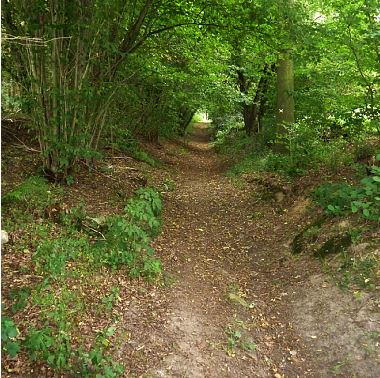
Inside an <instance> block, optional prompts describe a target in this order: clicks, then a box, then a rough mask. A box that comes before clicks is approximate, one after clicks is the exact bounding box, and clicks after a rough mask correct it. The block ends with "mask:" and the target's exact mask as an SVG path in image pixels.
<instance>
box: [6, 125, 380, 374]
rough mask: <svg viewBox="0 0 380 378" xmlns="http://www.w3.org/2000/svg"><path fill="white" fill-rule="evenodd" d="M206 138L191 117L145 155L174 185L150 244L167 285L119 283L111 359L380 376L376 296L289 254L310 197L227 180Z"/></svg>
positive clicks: (183, 367) (156, 365) (202, 368)
mask: <svg viewBox="0 0 380 378" xmlns="http://www.w3.org/2000/svg"><path fill="white" fill-rule="evenodd" d="M208 141H209V136H208V130H207V126H206V125H204V124H197V125H196V126H195V127H194V130H193V132H192V135H190V136H189V138H188V140H187V141H185V142H184V143H179V142H169V141H167V142H163V146H162V148H161V149H156V148H155V150H154V151H151V152H152V153H153V154H155V155H156V158H159V159H160V161H161V162H163V164H164V166H165V167H168V168H165V169H166V170H165V172H166V173H167V172H169V173H170V177H171V178H172V179H173V180H174V182H175V189H174V190H172V191H169V190H168V191H167V192H166V193H164V194H163V200H164V213H163V230H162V233H161V234H160V235H159V236H158V237H157V238H156V239H155V240H154V242H153V246H154V248H155V250H156V255H157V256H158V257H159V258H160V259H161V261H162V264H163V267H164V271H165V273H164V281H165V285H164V286H162V285H156V286H155V285H151V284H145V283H143V282H142V281H138V282H137V283H134V284H130V283H129V282H124V284H125V290H124V292H123V293H124V294H123V293H122V294H121V295H120V296H121V298H125V300H127V299H128V303H120V309H122V313H123V316H122V317H121V321H120V323H119V328H120V327H121V328H122V329H123V330H124V332H125V333H128V337H126V338H125V341H124V342H121V343H120V344H119V346H118V348H116V349H115V355H116V356H117V358H119V359H120V360H123V361H124V362H125V365H126V366H127V367H128V369H127V371H126V373H125V374H126V376H128V377H132V376H139V377H189V378H198V377H210V378H217V377H276V378H279V377H332V376H338V377H373V378H375V377H379V376H380V355H379V343H378V341H376V342H375V341H373V340H372V339H371V338H370V337H369V336H368V335H370V334H371V332H378V331H379V329H380V311H379V306H380V300H379V296H378V292H372V293H367V294H364V295H363V296H362V297H361V298H360V299H357V300H354V299H353V296H352V294H351V293H349V292H343V291H342V290H340V289H339V288H337V287H336V285H335V284H334V283H333V281H332V280H331V278H330V277H329V276H328V275H327V274H325V273H323V272H322V269H321V265H320V263H319V262H318V261H317V260H316V259H313V258H311V257H310V256H303V255H300V256H294V255H292V254H291V253H290V251H289V243H290V241H291V240H292V238H293V237H294V235H295V234H296V233H297V232H298V231H299V229H300V228H301V227H302V225H304V224H305V223H307V222H308V221H309V219H310V218H311V217H312V216H313V214H310V211H309V208H308V201H307V200H306V199H305V198H304V197H302V196H301V197H300V196H296V195H292V194H289V196H288V198H286V199H285V200H284V201H282V202H278V201H276V200H274V199H271V200H263V199H262V193H261V194H260V193H259V192H258V188H256V187H255V185H241V186H239V185H236V184H234V183H233V182H231V180H230V179H229V178H228V177H226V176H225V175H224V172H225V171H226V168H227V167H228V164H229V162H228V161H227V160H225V159H223V158H222V157H221V156H220V155H217V154H216V153H215V152H214V151H213V150H212V149H211V148H210V147H209V144H208ZM118 164H126V163H125V161H122V160H120V161H118ZM166 173H165V174H166ZM152 177H153V176H152ZM152 181H154V179H152ZM103 198H104V197H103ZM94 207H95V208H96V207H99V206H94ZM104 211H106V210H104ZM108 211H109V209H108ZM6 263H7V262H6V261H5V264H6ZM115 280H116V281H117V282H119V284H120V285H123V282H122V281H123V279H122V278H121V277H118V278H116V277H115ZM4 376H16V375H12V374H10V375H4ZM18 376H33V374H27V373H25V372H24V374H21V373H20V374H19V375H18ZM35 376H38V375H35Z"/></svg>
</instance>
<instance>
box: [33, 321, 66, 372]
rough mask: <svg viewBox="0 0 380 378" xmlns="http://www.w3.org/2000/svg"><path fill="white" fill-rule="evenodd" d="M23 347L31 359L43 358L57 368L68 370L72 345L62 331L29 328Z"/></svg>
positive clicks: (47, 328)
mask: <svg viewBox="0 0 380 378" xmlns="http://www.w3.org/2000/svg"><path fill="white" fill-rule="evenodd" d="M25 347H26V349H27V350H28V352H29V356H30V358H31V359H32V360H44V361H46V362H47V363H48V364H49V366H51V367H52V368H54V369H58V370H70V368H71V362H70V358H71V354H72V346H71V345H70V340H69V335H68V334H67V333H66V332H65V331H64V330H60V331H58V332H55V333H54V332H53V330H52V328H50V327H44V328H42V329H36V328H31V329H30V330H29V331H28V335H27V337H26V339H25Z"/></svg>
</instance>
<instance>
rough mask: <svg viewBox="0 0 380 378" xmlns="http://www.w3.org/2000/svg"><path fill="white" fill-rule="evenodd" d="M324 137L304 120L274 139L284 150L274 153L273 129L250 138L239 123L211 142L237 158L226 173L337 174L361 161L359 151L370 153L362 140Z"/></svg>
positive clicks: (320, 130) (221, 151)
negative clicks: (320, 171) (321, 169)
mask: <svg viewBox="0 0 380 378" xmlns="http://www.w3.org/2000/svg"><path fill="white" fill-rule="evenodd" d="M325 138H326V136H325V132H324V129H323V127H320V128H317V127H316V128H310V127H309V126H308V125H307V124H305V123H302V122H301V123H296V124H293V125H292V127H291V128H289V130H288V134H286V136H285V137H283V138H282V140H281V141H280V142H279V141H277V142H278V143H280V144H282V145H283V149H284V150H285V151H286V152H284V153H276V152H274V149H273V143H274V140H275V139H276V136H275V135H274V134H273V132H272V131H270V130H264V131H262V132H260V133H259V134H255V135H253V136H250V137H249V136H247V135H246V134H245V132H244V131H243V130H242V129H241V126H240V127H237V126H235V127H231V128H226V129H224V130H223V131H220V132H218V133H217V139H216V141H215V143H214V145H215V147H216V149H217V151H219V152H220V153H222V154H227V155H230V156H235V158H236V162H235V164H234V165H233V166H232V167H231V168H230V170H229V171H228V175H229V176H237V175H241V174H243V173H250V172H257V171H270V172H278V173H281V174H284V175H286V176H289V177H294V176H302V175H304V174H306V173H307V171H308V170H310V169H315V168H316V167H325V168H327V169H328V170H330V171H331V172H333V173H337V172H338V171H339V170H340V169H341V168H342V167H344V166H347V165H352V164H353V163H354V162H355V161H360V156H359V155H360V154H362V155H363V156H364V155H365V156H368V154H369V153H370V151H369V150H370V146H371V145H369V144H366V142H365V141H364V140H359V139H358V140H356V141H354V142H353V141H351V140H348V139H345V138H343V137H339V138H335V139H328V140H326V139H325ZM353 146H354V148H353Z"/></svg>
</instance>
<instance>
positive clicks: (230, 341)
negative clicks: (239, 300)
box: [225, 320, 257, 357]
mask: <svg viewBox="0 0 380 378" xmlns="http://www.w3.org/2000/svg"><path fill="white" fill-rule="evenodd" d="M235 323H236V326H239V328H236V326H233V325H231V324H230V325H228V327H227V330H226V333H227V345H226V348H225V351H226V353H227V355H228V356H229V357H233V356H234V355H235V353H236V348H240V349H242V350H244V351H246V352H253V351H255V350H256V348H257V345H256V344H255V343H254V342H252V341H250V340H247V339H246V337H244V336H243V330H244V329H245V328H246V325H245V323H244V322H242V321H240V320H236V321H235Z"/></svg>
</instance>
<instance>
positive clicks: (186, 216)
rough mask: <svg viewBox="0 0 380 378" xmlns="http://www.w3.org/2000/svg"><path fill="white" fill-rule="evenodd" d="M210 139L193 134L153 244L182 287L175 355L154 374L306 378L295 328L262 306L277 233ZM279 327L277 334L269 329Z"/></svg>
mask: <svg viewBox="0 0 380 378" xmlns="http://www.w3.org/2000/svg"><path fill="white" fill-rule="evenodd" d="M207 135H208V134H207V131H205V126H203V125H202V124H200V125H197V126H196V127H195V128H194V131H193V134H192V135H191V136H190V138H191V139H190V144H189V148H190V149H191V150H192V153H191V154H188V155H186V156H184V157H183V158H182V159H180V160H179V161H178V162H177V164H176V165H177V166H176V168H177V172H178V176H177V180H176V183H177V188H176V190H175V192H173V193H171V194H170V196H169V197H170V198H168V199H167V200H166V202H165V203H166V211H165V215H164V224H165V228H164V231H163V234H162V235H161V236H160V237H159V239H158V240H157V241H156V243H155V246H156V248H157V249H158V250H159V251H160V253H161V254H162V255H163V256H164V260H165V266H166V267H167V269H169V270H170V271H171V272H172V273H173V275H174V276H175V277H176V280H177V281H176V284H175V286H174V288H173V294H172V299H171V301H170V302H171V303H172V305H171V309H170V313H171V314H170V317H169V320H168V323H169V329H170V330H171V332H172V333H173V335H175V339H176V346H175V350H174V351H173V353H172V354H170V355H169V356H167V358H166V359H165V361H164V363H163V364H162V366H161V367H160V368H159V369H157V370H156V371H155V372H154V373H155V375H156V376H160V377H232V376H238V377H256V376H257V377H266V376H273V375H274V374H280V372H281V371H286V372H288V373H291V375H292V376H296V375H297V374H298V373H299V374H300V376H303V375H304V374H305V372H304V368H305V366H304V364H302V368H301V367H300V366H299V365H300V363H299V362H300V357H299V356H298V355H297V357H296V355H295V354H294V351H293V349H294V348H295V345H291V343H292V341H291V339H290V340H289V333H291V330H287V329H286V323H285V321H284V319H283V316H282V314H276V313H273V314H271V317H272V318H268V317H267V314H268V309H266V308H265V306H266V305H265V302H266V300H268V299H269V297H270V296H269V297H268V298H265V296H264V295H263V291H262V288H263V287H266V286H267V284H268V283H267V282H266V280H267V279H268V277H267V273H266V270H267V266H266V264H267V263H269V261H268V260H267V259H266V256H265V250H266V248H265V250H262V247H263V242H262V240H261V239H262V238H263V239H266V240H267V239H268V238H270V236H268V235H265V234H266V233H267V231H269V232H272V230H271V229H270V228H269V229H266V227H267V225H265V224H263V223H262V224H261V225H257V224H255V221H254V219H253V214H254V212H255V202H254V197H253V196H252V193H250V192H247V191H244V190H239V189H237V188H236V187H235V186H233V185H232V184H231V183H230V181H229V180H228V179H227V178H226V177H224V176H223V175H222V174H221V173H222V171H223V168H224V166H225V164H224V163H223V162H222V161H221V160H220V158H217V157H216V155H215V154H214V152H213V151H212V150H210V149H209V148H208V145H207V143H206V142H207V140H208V139H209V137H208V136H207ZM268 226H269V227H271V226H270V225H268ZM260 227H261V229H258V228H260ZM259 251H260V252H259ZM269 258H271V257H268V259H269ZM276 260H278V259H276ZM263 274H264V276H265V278H266V280H263V277H262V276H263ZM268 290H269V288H268V287H266V288H265V292H266V293H268ZM277 318H278V319H281V322H282V323H281V322H279V321H278V320H277ZM274 322H277V324H276V325H275V328H276V329H277V327H278V326H280V327H282V328H281V329H280V331H278V330H277V331H275V332H273V331H272V330H271V327H274V325H273V323H274ZM234 332H238V333H237V334H236V337H234V336H231V334H232V335H233V333H234ZM284 332H285V333H286V335H287V337H286V338H287V341H286V342H285V341H284V340H283V339H282V335H281V333H284ZM240 334H241V336H240ZM228 343H230V344H228ZM253 343H254V344H255V345H257V349H256V350H255V351H249V350H243V349H253V345H254V344H253ZM235 344H236V345H235ZM239 346H240V347H239ZM242 346H243V349H242V348H241V347H242ZM244 346H245V348H244ZM247 346H248V347H247ZM290 351H291V352H293V354H294V355H293V357H294V358H293V357H292V354H290ZM227 352H229V354H230V355H233V356H228V353H227ZM278 376H280V375H278Z"/></svg>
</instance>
